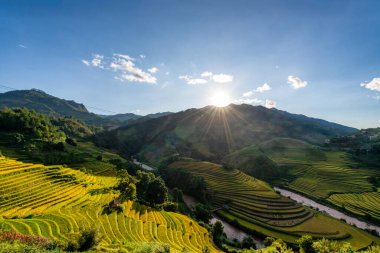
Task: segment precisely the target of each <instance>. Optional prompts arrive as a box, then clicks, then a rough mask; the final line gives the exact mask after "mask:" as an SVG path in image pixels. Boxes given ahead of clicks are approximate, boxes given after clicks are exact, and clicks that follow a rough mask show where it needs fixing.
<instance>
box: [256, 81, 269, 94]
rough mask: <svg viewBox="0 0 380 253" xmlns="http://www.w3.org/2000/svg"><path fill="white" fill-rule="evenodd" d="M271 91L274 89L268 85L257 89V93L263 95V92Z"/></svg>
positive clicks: (265, 84)
mask: <svg viewBox="0 0 380 253" xmlns="http://www.w3.org/2000/svg"><path fill="white" fill-rule="evenodd" d="M271 89H272V88H271V87H270V86H269V85H268V84H267V83H264V84H263V85H261V86H259V87H257V89H256V91H257V92H260V93H263V92H266V91H269V90H271Z"/></svg>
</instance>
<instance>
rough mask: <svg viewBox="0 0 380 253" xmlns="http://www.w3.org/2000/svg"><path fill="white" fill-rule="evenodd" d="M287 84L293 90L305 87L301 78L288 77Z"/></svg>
mask: <svg viewBox="0 0 380 253" xmlns="http://www.w3.org/2000/svg"><path fill="white" fill-rule="evenodd" d="M288 84H290V85H291V86H292V87H293V88H294V89H301V88H304V87H306V86H307V82H306V81H302V80H301V78H299V77H296V76H288Z"/></svg>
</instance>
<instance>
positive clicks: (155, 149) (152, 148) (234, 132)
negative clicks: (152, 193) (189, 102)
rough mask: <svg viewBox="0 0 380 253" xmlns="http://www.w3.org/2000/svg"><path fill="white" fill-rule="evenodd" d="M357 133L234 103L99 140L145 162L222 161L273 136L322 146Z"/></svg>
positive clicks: (174, 116)
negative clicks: (176, 157) (171, 158)
mask: <svg viewBox="0 0 380 253" xmlns="http://www.w3.org/2000/svg"><path fill="white" fill-rule="evenodd" d="M355 131H357V129H355V128H351V127H346V126H343V125H340V124H336V123H332V122H328V121H325V120H321V119H314V118H309V117H307V116H304V115H297V114H291V113H288V112H285V111H280V110H277V109H268V108H265V107H262V106H251V105H246V104H242V105H235V104H231V105H229V106H227V107H223V108H218V107H213V106H206V107H203V108H199V109H195V108H192V109H188V110H185V111H181V112H178V113H173V114H170V115H167V116H163V117H160V118H157V119H150V120H147V121H145V122H142V123H139V122H137V123H135V124H130V125H128V126H124V127H120V128H118V129H116V130H114V131H111V132H109V133H103V134H100V135H98V138H97V140H98V143H99V144H100V145H105V146H107V143H105V142H109V143H113V144H116V145H117V146H118V148H119V150H122V152H125V154H126V155H136V154H140V155H142V158H143V159H147V160H152V157H162V156H166V155H169V154H176V153H178V154H180V155H183V156H189V157H193V158H198V159H211V160H213V161H220V159H221V158H222V157H223V156H225V155H227V154H229V153H231V152H233V151H236V150H238V149H240V148H243V147H245V146H248V145H251V144H255V143H256V144H257V143H260V142H262V141H267V140H270V139H272V138H279V137H282V138H294V139H298V140H302V141H306V142H308V143H312V144H322V143H324V141H325V140H326V139H329V138H331V137H334V136H340V135H346V134H350V133H353V132H355ZM107 139H108V140H107ZM225 144H227V145H225ZM154 159H155V158H153V160H154Z"/></svg>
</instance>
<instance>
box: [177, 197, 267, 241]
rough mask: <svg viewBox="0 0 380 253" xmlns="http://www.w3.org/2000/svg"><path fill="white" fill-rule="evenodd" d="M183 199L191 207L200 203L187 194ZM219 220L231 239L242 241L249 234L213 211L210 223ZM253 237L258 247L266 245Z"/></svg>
mask: <svg viewBox="0 0 380 253" xmlns="http://www.w3.org/2000/svg"><path fill="white" fill-rule="evenodd" d="M183 200H184V201H185V203H186V205H187V206H188V207H190V208H192V207H194V206H195V205H196V204H197V203H198V202H197V200H196V199H195V198H193V197H191V196H189V195H186V194H184V195H183ZM217 221H220V222H221V223H222V224H223V227H224V230H223V231H224V233H225V234H226V236H227V237H228V238H229V239H237V240H239V241H242V240H243V239H244V237H246V236H248V234H247V233H245V232H244V231H242V230H240V229H239V228H237V227H235V226H232V225H231V224H229V223H227V222H225V221H224V220H222V219H221V218H220V217H218V216H217V215H216V214H214V213H213V214H212V218H211V221H210V223H211V224H214V223H215V222H217ZM251 237H252V238H253V241H254V242H255V245H256V249H261V248H264V247H265V245H264V242H263V240H261V239H259V238H256V237H253V236H251Z"/></svg>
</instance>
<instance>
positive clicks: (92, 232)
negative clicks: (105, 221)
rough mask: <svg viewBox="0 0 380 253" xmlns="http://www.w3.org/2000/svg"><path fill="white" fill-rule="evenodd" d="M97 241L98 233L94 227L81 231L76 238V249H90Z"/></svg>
mask: <svg viewBox="0 0 380 253" xmlns="http://www.w3.org/2000/svg"><path fill="white" fill-rule="evenodd" d="M98 243H99V235H98V231H97V230H96V229H87V230H84V231H82V232H81V234H80V236H79V238H78V250H79V251H86V250H90V249H91V248H93V247H94V246H96V245H97V244H98Z"/></svg>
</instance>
